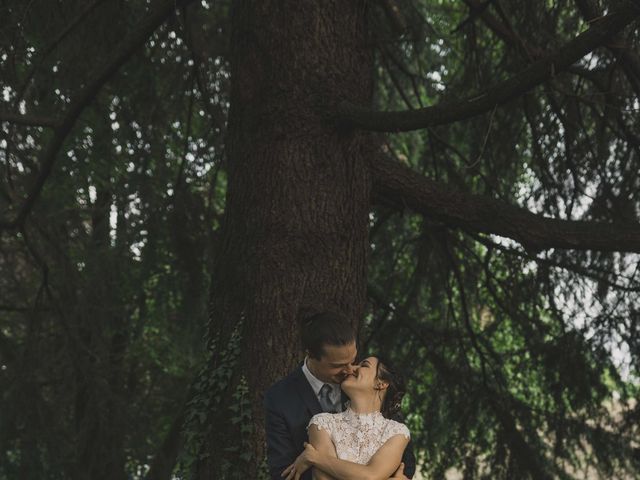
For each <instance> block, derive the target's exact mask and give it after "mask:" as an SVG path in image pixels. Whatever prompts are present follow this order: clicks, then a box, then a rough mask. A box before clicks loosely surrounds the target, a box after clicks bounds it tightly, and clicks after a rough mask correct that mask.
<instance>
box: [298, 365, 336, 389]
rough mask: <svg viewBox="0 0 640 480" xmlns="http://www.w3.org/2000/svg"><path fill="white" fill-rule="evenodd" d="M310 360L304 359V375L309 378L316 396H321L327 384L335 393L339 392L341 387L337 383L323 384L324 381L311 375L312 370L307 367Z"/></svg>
mask: <svg viewBox="0 0 640 480" xmlns="http://www.w3.org/2000/svg"><path fill="white" fill-rule="evenodd" d="M308 359H309V357H305V358H304V363H303V364H302V373H304V376H305V377H307V380H308V381H309V384H310V385H311V388H313V393H315V394H316V396H317V395H319V394H320V389H321V388H322V386H323V385H324V384H325V383H327V385H329V386H330V387H331V389H332V390H333V391H336V389H338V391H339V389H340V385H338V384H337V383H328V382H323V381H322V380H320V379H319V378H317V377H316V376H315V375H314V374H313V373H311V370H309V367H307V360H308Z"/></svg>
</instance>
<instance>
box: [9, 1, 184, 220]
mask: <svg viewBox="0 0 640 480" xmlns="http://www.w3.org/2000/svg"><path fill="white" fill-rule="evenodd" d="M192 1H193V0H164V1H163V2H162V3H160V4H159V5H158V6H157V7H156V9H155V10H153V11H152V12H151V13H150V14H149V16H148V17H146V18H145V19H144V20H142V21H141V22H140V24H138V26H137V27H135V28H134V29H133V30H132V31H131V34H130V35H129V36H128V37H127V38H126V39H125V40H123V41H122V43H121V44H120V48H118V49H117V50H116V51H115V52H114V53H113V55H112V56H111V58H109V59H108V60H107V61H106V62H105V63H104V64H103V65H102V66H100V67H99V68H98V69H97V70H96V71H95V72H94V73H93V75H91V76H90V78H89V80H88V81H87V83H86V85H85V87H84V88H83V89H82V90H81V91H80V93H79V94H78V96H77V97H76V98H75V99H74V100H73V101H72V102H71V104H70V105H69V107H68V109H67V111H66V112H65V114H64V116H63V117H62V119H61V120H60V123H59V124H58V125H56V127H55V129H54V134H53V137H52V138H51V140H50V141H49V143H48V144H47V145H46V146H45V148H43V150H42V153H41V154H40V156H39V162H38V163H39V164H40V172H39V173H38V176H37V178H36V180H35V182H34V184H33V186H32V188H31V190H30V191H29V193H28V195H27V196H26V199H25V200H24V202H23V204H22V206H21V207H20V208H19V210H18V213H17V215H16V217H15V218H14V219H13V220H6V219H3V220H0V229H10V228H16V227H19V226H20V225H22V224H23V223H24V220H25V218H26V217H27V215H29V212H30V211H31V209H32V208H33V205H34V203H35V202H36V200H37V199H38V196H39V195H40V192H41V191H42V188H43V187H44V184H45V182H46V180H47V178H48V177H49V175H50V174H51V171H52V170H53V165H54V163H55V161H56V157H57V154H58V152H59V150H60V148H61V147H62V145H63V143H64V141H65V139H66V138H67V136H68V135H69V133H70V132H71V129H72V128H73V126H74V125H75V123H76V120H77V119H78V117H79V116H80V114H81V113H82V112H83V111H84V109H85V108H86V107H87V106H88V105H89V104H90V103H91V102H92V101H93V99H94V98H95V97H96V96H97V95H98V93H99V92H100V90H101V89H102V87H103V86H104V84H105V83H107V81H108V80H109V79H110V78H111V77H112V76H113V75H114V74H115V73H116V72H117V71H118V70H119V69H120V67H121V66H122V65H123V64H124V63H125V62H126V61H127V60H128V59H129V58H131V56H132V55H133V54H134V53H135V52H136V50H137V49H138V48H140V47H141V46H142V45H144V43H145V42H146V41H147V40H148V39H149V37H150V36H151V35H152V34H153V32H154V31H155V30H156V29H157V28H158V27H159V26H160V25H162V24H163V23H164V22H165V20H166V19H167V17H169V16H170V15H171V14H172V13H173V12H174V11H175V10H176V8H177V7H180V6H183V5H187V4H188V3H190V2H192Z"/></svg>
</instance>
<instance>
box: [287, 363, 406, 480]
mask: <svg viewBox="0 0 640 480" xmlns="http://www.w3.org/2000/svg"><path fill="white" fill-rule="evenodd" d="M341 387H342V390H343V391H344V392H345V393H346V394H347V395H348V397H349V399H350V400H351V401H350V404H349V407H348V408H347V410H345V411H344V412H342V413H321V414H319V415H315V416H314V417H313V418H312V419H311V420H310V421H309V426H308V427H307V429H308V431H309V443H305V449H304V451H303V452H302V453H301V454H300V455H299V456H298V458H297V459H296V461H295V462H294V463H293V464H291V465H290V466H289V467H287V468H286V469H285V471H284V472H283V473H282V476H283V477H286V480H298V479H299V478H300V476H301V475H302V474H303V473H304V472H305V471H306V470H307V469H308V468H310V467H313V478H314V479H315V480H334V479H335V480H351V479H358V480H361V479H364V480H374V479H381V480H387V479H388V478H389V477H390V476H391V475H392V474H393V472H395V471H396V469H397V468H398V466H399V465H400V460H401V459H402V452H404V449H405V448H406V446H407V444H408V443H409V429H408V428H407V427H406V426H405V425H404V424H402V423H399V422H396V421H395V420H392V419H391V418H390V417H391V416H392V415H394V414H395V413H397V411H398V409H399V407H400V401H401V400H402V396H403V394H404V385H403V382H402V378H401V376H400V375H398V374H397V373H395V372H394V370H393V369H392V368H391V367H390V365H389V363H388V362H385V361H380V360H379V358H377V357H368V358H365V359H364V360H363V361H362V362H360V364H359V365H358V366H357V367H355V368H354V372H353V374H352V375H349V376H348V377H347V378H345V380H344V381H343V382H342V385H341Z"/></svg>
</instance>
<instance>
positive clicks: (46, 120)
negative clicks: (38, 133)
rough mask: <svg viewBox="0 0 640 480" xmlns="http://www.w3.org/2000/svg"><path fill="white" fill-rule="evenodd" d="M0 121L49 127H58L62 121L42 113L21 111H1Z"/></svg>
mask: <svg viewBox="0 0 640 480" xmlns="http://www.w3.org/2000/svg"><path fill="white" fill-rule="evenodd" d="M0 122H9V123H13V124H15V125H25V126H27V127H49V128H56V127H57V126H58V125H59V124H60V121H59V120H58V119H57V118H51V117H45V116H42V115H21V114H19V113H11V112H1V111H0Z"/></svg>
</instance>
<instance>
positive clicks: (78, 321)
mask: <svg viewBox="0 0 640 480" xmlns="http://www.w3.org/2000/svg"><path fill="white" fill-rule="evenodd" d="M149 3H152V4H153V3H154V2H143V1H140V0H137V1H131V2H109V1H103V2H96V3H95V5H93V6H92V4H89V2H81V1H78V0H76V1H68V2H67V1H66V2H46V1H43V0H38V1H28V2H8V3H7V2H5V3H3V4H2V6H0V17H1V18H2V19H3V22H2V26H1V27H0V78H1V79H2V82H1V85H0V89H1V90H0V111H2V112H5V111H12V112H18V111H21V110H22V109H23V110H24V111H25V112H26V113H27V114H28V115H36V114H40V113H42V114H43V115H44V114H47V115H52V116H53V115H57V114H59V113H60V112H63V111H64V109H65V108H66V107H67V106H68V104H69V101H70V100H71V99H74V98H77V96H78V94H79V92H80V91H81V89H82V88H83V86H84V85H85V82H86V79H87V78H88V77H89V74H90V72H92V71H95V70H96V69H98V68H99V67H100V66H101V65H102V64H103V62H104V61H105V59H106V58H108V57H109V55H110V53H111V52H113V51H114V49H117V48H118V46H119V44H120V41H121V39H122V38H124V37H126V36H127V35H128V34H129V33H130V32H132V31H135V29H136V27H137V25H138V21H139V19H142V18H144V16H145V15H146V14H148V8H149ZM382 3H383V2H369V4H368V5H369V6H370V8H369V10H368V11H369V15H370V18H369V20H370V25H371V35H372V43H373V44H375V46H376V68H375V72H374V75H375V78H376V87H377V88H376V92H375V99H374V101H375V107H376V108H379V109H383V110H395V109H408V108H419V107H423V106H428V105H432V104H435V103H438V102H451V103H455V102H457V101H459V100H460V99H464V98H469V97H473V96H475V95H477V94H478V93H479V92H481V91H482V90H483V89H485V88H486V87H488V86H490V85H493V84H495V83H497V82H498V81H500V80H502V79H505V78H508V77H510V76H511V75H513V74H514V73H515V72H518V71H520V70H521V69H523V68H524V67H526V66H527V65H528V64H529V63H530V62H531V61H532V60H533V59H535V58H536V57H537V56H538V55H540V54H544V52H546V51H551V50H553V49H554V48H556V47H558V46H559V45H562V44H563V43H564V42H566V41H568V40H569V39H571V38H573V37H574V36H575V35H576V34H578V33H579V32H581V31H583V30H584V29H585V28H586V26H587V22H586V21H585V19H584V18H582V16H581V15H580V13H579V12H578V11H577V10H576V6H575V5H574V2H568V1H566V0H561V1H554V2H550V1H548V2H529V1H524V0H520V1H514V2H482V3H483V5H484V6H485V7H486V12H488V13H490V14H491V15H492V16H493V17H494V18H497V19H498V20H499V21H500V22H502V23H505V24H506V26H507V27H508V30H509V31H511V32H514V33H515V38H516V39H517V42H516V44H512V43H509V42H507V41H505V40H504V39H502V38H501V37H500V36H499V35H496V33H495V32H493V31H492V30H491V29H490V28H489V27H488V26H487V23H485V22H484V21H483V19H482V18H481V16H478V15H475V14H472V13H471V12H470V10H469V9H468V8H467V7H466V6H465V3H466V2H447V1H441V0H420V1H417V0H416V1H408V0H399V1H398V2H396V3H397V4H398V5H399V7H400V10H401V12H403V14H404V19H405V22H406V29H405V30H404V31H403V32H401V33H398V32H397V31H395V30H394V28H392V26H391V23H390V21H389V18H388V16H387V15H386V14H385V13H384V10H383V9H382V8H381V6H380V5H381V4H382ZM575 3H576V4H577V3H582V2H575ZM591 3H593V5H595V6H596V7H598V8H600V9H602V8H603V7H605V6H606V7H607V8H608V7H609V6H608V5H604V2H591ZM88 7H91V10H90V11H89V12H88V13H87V15H86V16H85V17H82V19H81V20H80V21H79V22H77V23H74V21H75V19H77V18H79V17H78V16H79V15H80V14H81V12H83V11H84V9H85V8H88ZM228 22H229V2H225V1H222V2H207V1H203V2H195V3H194V4H193V6H192V7H190V8H189V9H188V10H187V12H186V14H185V12H184V11H181V12H180V14H179V15H177V16H172V17H171V18H170V19H169V20H168V21H167V22H166V23H165V25H163V26H162V27H161V28H160V29H158V31H157V32H155V33H154V35H153V36H152V37H151V38H150V39H149V41H148V42H147V43H146V44H145V45H144V47H143V48H141V49H139V51H137V52H136V53H135V54H134V55H133V57H132V58H131V59H129V61H128V62H126V64H125V65H123V66H122V67H121V69H120V70H119V71H118V73H117V74H116V75H114V76H113V77H112V78H111V79H110V81H109V82H108V83H107V84H106V85H105V87H104V88H103V89H102V90H101V91H100V93H99V95H98V96H97V97H96V98H95V99H93V101H92V102H91V104H90V105H88V106H87V108H86V109H85V110H84V111H83V113H82V115H81V117H80V118H79V120H78V122H77V124H76V125H75V127H74V129H73V130H72V133H71V134H70V135H69V136H68V137H67V139H66V141H65V144H64V145H63V148H62V150H61V151H60V154H59V155H58V157H57V160H56V162H57V163H56V164H55V167H54V169H53V170H52V173H51V175H50V177H49V178H48V179H47V182H46V184H45V187H44V189H43V192H42V194H41V197H40V198H39V199H38V201H37V202H36V204H35V207H34V209H33V211H32V213H31V215H30V216H29V217H28V220H27V222H25V225H24V228H23V229H21V230H20V231H2V232H1V233H0V271H1V272H2V274H1V275H0V392H1V393H0V412H1V413H0V480H4V479H7V480H8V479H13V478H26V479H38V480H39V479H58V478H60V479H62V478H123V477H124V478H127V477H128V478H142V477H143V476H144V474H145V472H146V471H147V469H148V467H149V465H150V464H152V462H153V459H154V457H155V456H156V455H158V453H159V452H161V450H160V447H161V445H162V444H163V441H164V440H165V438H166V437H167V435H168V434H169V432H171V426H172V425H173V422H175V421H176V420H177V419H178V417H179V413H178V412H180V411H181V410H182V406H183V405H184V404H185V401H186V400H188V403H187V410H186V413H185V420H184V425H183V429H182V434H183V439H184V443H185V447H184V448H183V449H182V451H181V452H180V456H179V463H178V467H177V469H176V472H175V473H176V474H179V475H181V476H183V477H184V478H189V477H191V476H195V475H197V472H196V470H197V466H198V464H199V462H200V461H202V460H203V459H206V458H208V456H209V455H211V451H210V450H208V449H207V448H206V447H205V446H206V444H207V442H208V440H209V439H210V436H211V435H213V434H214V433H215V432H212V431H211V425H212V424H213V422H212V419H213V418H214V417H216V416H219V417H224V418H225V419H227V420H228V423H229V424H230V428H231V429H232V430H233V431H234V432H238V435H237V436H234V437H233V438H232V439H229V440H228V443H226V444H225V445H224V447H223V448H225V449H227V450H226V452H227V453H229V454H230V455H229V457H233V456H235V457H236V458H239V459H240V460H242V461H245V462H251V461H254V460H255V459H253V458H251V455H253V450H252V446H251V444H250V443H249V442H250V438H251V433H252V430H251V429H252V426H253V421H252V418H251V415H250V410H251V409H250V397H251V395H250V393H251V392H249V391H248V387H247V381H246V378H244V377H243V376H242V375H240V376H238V375H234V374H233V372H234V368H235V367H236V366H237V365H238V362H239V360H240V359H241V339H240V336H239V332H240V330H239V327H238V330H237V331H236V332H235V333H234V335H232V336H231V337H230V338H231V340H230V341H229V342H225V343H224V344H218V343H217V342H220V343H221V340H220V339H218V340H217V341H216V340H215V339H214V340H213V341H212V342H211V349H210V350H207V348H206V347H205V342H204V341H203V338H204V337H205V336H206V334H207V332H206V331H205V329H206V324H207V299H208V297H209V293H210V292H209V284H210V282H209V280H210V277H211V275H212V268H211V265H212V259H213V252H214V247H215V244H216V241H217V237H218V232H219V229H220V225H221V224H222V215H223V212H224V207H225V200H224V197H225V193H226V186H227V185H226V181H227V180H226V172H225V164H224V161H225V152H224V143H223V138H224V134H225V127H226V119H227V114H228V108H229V75H230V74H229V66H228V64H229V58H228V46H229V36H228ZM69 26H71V28H70V30H69V32H68V34H67V35H65V36H60V34H62V33H63V32H65V30H66V29H67V27H69ZM638 35H639V33H638V29H635V30H634V29H629V31H627V32H625V34H624V36H623V40H624V41H625V42H627V44H628V45H629V46H630V48H629V49H628V51H631V52H634V53H636V54H637V53H638V48H637V46H638ZM56 39H57V40H56ZM32 73H33V77H32V78H31V74H32ZM631 78H633V77H631ZM634 89H635V90H634ZM637 89H638V84H636V85H635V86H634V84H633V82H632V80H630V77H629V76H628V75H627V73H626V70H625V67H624V66H623V65H622V64H621V62H620V61H619V60H618V59H616V57H615V56H614V55H612V54H611V52H609V51H608V50H606V49H598V50H597V51H596V52H595V53H594V54H593V55H591V56H589V57H588V58H587V57H585V59H584V60H583V61H581V62H578V64H576V65H574V67H572V71H571V73H570V74H563V75H557V76H555V77H554V78H553V79H552V80H551V81H550V82H548V84H546V85H545V86H544V87H542V88H538V89H536V90H535V91H532V92H528V93H526V94H525V95H522V96H521V97H520V98H519V99H517V100H515V101H514V102H512V103H510V104H508V105H505V106H503V107H500V108H498V109H496V110H495V111H494V112H490V113H488V114H487V115H483V116H479V117H476V118H473V119H470V120H466V121H463V122H457V123H454V124H451V125H445V126H439V127H434V128H429V129H426V130H424V131H420V132H413V133H403V134H398V135H390V136H389V137H388V139H387V143H388V146H387V148H388V150H389V151H390V152H391V153H392V154H394V155H396V156H397V157H398V159H399V160H400V161H403V162H405V163H407V164H408V165H410V166H411V167H412V168H414V169H415V170H416V171H419V172H421V173H423V174H424V175H426V176H427V177H429V178H431V179H434V180H437V181H440V182H446V184H447V185H449V188H452V189H457V190H459V191H463V192H468V193H474V194H483V195H488V196H491V197H493V198H496V199H500V200H502V201H504V202H506V203H512V204H519V205H521V206H524V207H527V208H529V209H531V210H534V211H536V212H538V213H541V214H544V215H547V216H553V217H557V218H570V219H581V220H587V221H588V220H605V221H612V220H613V221H616V222H619V223H629V222H635V223H637V221H638V211H640V205H638V196H637V192H638V190H639V189H640V177H639V172H640V165H639V162H640V150H639V148H638V145H639V144H640V143H639V141H638V134H637V132H636V129H635V128H634V127H635V123H634V122H635V121H636V120H637V119H636V118H635V117H637V109H638V105H637V98H638V95H637ZM0 126H1V128H0V178H1V180H0V210H1V211H2V215H3V218H4V215H5V213H7V212H9V213H14V212H15V209H16V206H17V205H20V204H21V202H22V201H23V200H24V198H26V197H27V196H28V195H29V192H30V187H31V186H32V185H33V182H34V178H35V176H36V175H37V173H38V172H39V170H40V168H41V165H39V163H38V161H39V160H38V158H39V157H38V155H39V154H40V153H41V152H42V150H43V148H44V147H45V146H46V145H47V143H48V142H49V141H50V140H51V138H52V132H51V130H50V129H47V128H43V127H39V126H17V125H13V124H10V123H9V122H2V123H1V125H0ZM499 214H500V212H496V215H499ZM370 242H371V255H370V264H369V272H368V273H369V286H368V287H369V288H368V292H369V297H370V300H371V302H370V310H369V312H368V314H367V317H366V319H365V321H364V322H363V329H362V338H363V341H364V343H365V345H364V347H365V348H367V349H369V350H372V351H375V350H377V349H380V350H385V351H387V352H388V353H390V354H391V356H392V357H394V359H395V360H396V361H397V362H398V363H399V365H401V366H403V368H404V369H405V370H406V372H407V373H408V376H409V377H410V383H409V388H408V392H407V396H406V400H405V404H404V411H405V413H406V421H407V423H408V425H409V426H410V428H411V431H412V434H413V439H414V444H415V448H416V452H417V454H418V457H419V458H420V459H421V462H422V463H421V465H422V470H423V474H424V475H425V476H427V478H443V477H444V476H445V473H446V472H447V471H449V470H450V469H452V468H455V469H457V470H458V471H460V472H462V473H463V474H464V475H465V478H469V479H471V478H492V479H509V478H518V479H520V478H536V472H538V471H544V472H546V474H548V475H550V476H552V477H553V478H581V477H580V475H582V474H583V473H584V472H585V471H586V470H587V469H590V470H591V471H595V472H597V473H598V474H599V476H600V477H601V478H625V477H629V478H631V477H630V476H633V475H634V474H635V472H637V471H640V464H639V460H638V458H639V457H638V445H637V438H638V434H639V432H638V424H640V407H639V406H638V403H637V399H638V397H639V396H640V387H639V385H638V378H639V376H640V356H639V354H638V352H640V310H639V309H638V305H639V304H640V302H639V300H640V299H639V298H638V292H639V291H640V285H639V283H638V280H637V270H638V268H637V266H638V256H637V255H624V254H618V253H593V252H577V251H568V252H562V251H553V250H551V251H547V252H531V251H527V250H525V249H523V248H521V247H520V246H518V245H517V244H515V243H514V242H511V241H507V240H505V239H502V238H498V237H495V236H491V235H484V234H477V233H472V232H467V231H463V230H460V229H455V228H451V227H450V226H448V225H445V224H443V223H441V222H440V221H439V220H438V219H437V218H430V217H429V216H427V217H424V218H422V217H418V216H416V215H412V214H410V213H409V212H405V213H404V214H402V215H398V214H397V213H396V212H393V211H390V210H387V209H385V208H383V207H379V208H376V209H374V210H373V212H372V214H371V229H370ZM614 354H615V355H617V356H615V357H614ZM194 372H197V373H196V374H195V375H194ZM174 453H177V452H174ZM225 458H227V456H225ZM220 468H221V471H222V474H224V475H226V476H228V477H231V476H232V475H233V474H235V473H237V470H235V469H234V468H233V467H232V466H230V465H229V464H223V465H221V466H220ZM109 469H111V470H109ZM232 472H233V473H232ZM261 474H262V475H266V474H265V469H264V464H263V468H262V470H261Z"/></svg>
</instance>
